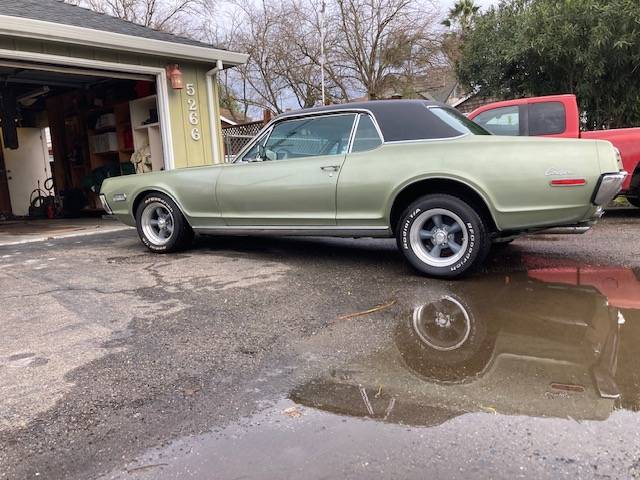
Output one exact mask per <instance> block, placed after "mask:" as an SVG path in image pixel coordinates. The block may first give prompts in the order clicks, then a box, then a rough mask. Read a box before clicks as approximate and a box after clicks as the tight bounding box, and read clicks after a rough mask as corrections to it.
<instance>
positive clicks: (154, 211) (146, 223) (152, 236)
mask: <svg viewBox="0 0 640 480" xmlns="http://www.w3.org/2000/svg"><path fill="white" fill-rule="evenodd" d="M140 221H141V226H142V232H143V233H144V235H145V236H146V237H147V239H149V241H150V242H152V243H154V244H155V245H165V244H166V243H167V242H168V241H169V240H170V239H171V235H173V230H174V226H175V222H174V218H173V213H171V211H170V210H169V209H168V208H167V206H166V205H163V204H162V203H160V202H152V203H150V204H149V205H147V206H146V207H145V209H144V211H143V212H142V216H141V218H140Z"/></svg>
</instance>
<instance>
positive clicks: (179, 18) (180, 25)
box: [67, 0, 212, 35]
mask: <svg viewBox="0 0 640 480" xmlns="http://www.w3.org/2000/svg"><path fill="white" fill-rule="evenodd" d="M67 2H68V3H73V4H75V5H80V6H84V7H87V8H90V9H91V10H94V11H96V12H100V13H105V14H107V15H111V16H113V17H116V18H121V19H123V20H128V21H130V22H133V23H137V24H139V25H143V26H145V27H150V28H153V29H155V30H160V31H164V32H171V33H176V34H183V35H185V34H188V33H189V31H191V30H192V28H193V25H194V23H195V22H197V19H198V18H201V17H202V14H203V13H205V12H206V11H207V10H208V9H210V8H211V7H212V0H67Z"/></svg>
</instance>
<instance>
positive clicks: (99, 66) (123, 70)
mask: <svg viewBox="0 0 640 480" xmlns="http://www.w3.org/2000/svg"><path fill="white" fill-rule="evenodd" d="M12 62H13V63H12ZM15 62H20V64H19V65H20V66H22V67H24V68H30V69H33V70H42V71H55V72H56V73H73V74H76V75H89V76H102V77H105V78H123V79H131V80H140V79H147V80H148V79H149V78H148V77H149V76H153V77H154V78H155V82H156V91H157V95H158V118H159V120H160V132H161V137H162V148H163V154H164V159H163V163H164V168H165V170H172V169H174V168H175V157H174V152H173V137H172V134H171V114H170V110H169V88H168V86H167V80H166V72H165V69H164V68H161V67H148V66H144V65H135V64H129V63H115V62H105V61H102V60H93V59H89V58H80V57H67V56H63V55H53V54H48V53H37V52H24V51H18V50H7V49H0V65H4V66H9V67H12V66H16V63H15Z"/></svg>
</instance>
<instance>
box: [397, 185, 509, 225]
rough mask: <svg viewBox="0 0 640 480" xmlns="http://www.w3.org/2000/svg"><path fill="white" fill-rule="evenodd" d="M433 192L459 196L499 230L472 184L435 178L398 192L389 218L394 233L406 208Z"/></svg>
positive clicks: (408, 186)
mask: <svg viewBox="0 0 640 480" xmlns="http://www.w3.org/2000/svg"><path fill="white" fill-rule="evenodd" d="M432 193H443V194H446V195H453V196H455V197H458V198H459V199H461V200H463V201H465V202H466V203H468V204H469V205H470V206H471V207H473V209H474V210H475V211H476V212H478V215H480V218H481V219H482V221H483V222H484V224H485V225H486V226H487V227H488V228H489V230H490V231H491V232H496V231H497V230H498V228H497V226H496V224H495V222H494V220H493V217H492V216H491V211H490V210H489V207H488V206H487V203H486V202H485V201H484V199H483V198H482V197H481V196H480V194H479V193H478V192H476V191H475V190H474V189H473V188H471V187H470V186H468V185H465V184H464V183H461V182H458V181H456V180H449V179H444V178H433V179H427V180H421V181H418V182H415V183H412V184H411V185H407V186H406V187H405V188H404V189H403V190H402V191H400V193H398V195H397V196H396V198H395V200H394V201H393V206H392V207H391V215H390V219H389V220H390V222H391V223H390V225H391V229H392V230H393V232H394V233H395V230H396V226H397V224H398V221H400V216H401V215H402V212H404V210H405V209H406V208H407V207H408V206H409V205H410V204H411V203H413V202H414V201H415V200H417V199H418V198H419V197H422V196H424V195H428V194H432Z"/></svg>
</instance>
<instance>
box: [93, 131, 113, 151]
mask: <svg viewBox="0 0 640 480" xmlns="http://www.w3.org/2000/svg"><path fill="white" fill-rule="evenodd" d="M89 148H90V149H91V153H105V152H117V151H118V135H117V134H116V132H108V133H103V134H101V135H93V136H92V137H89Z"/></svg>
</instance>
